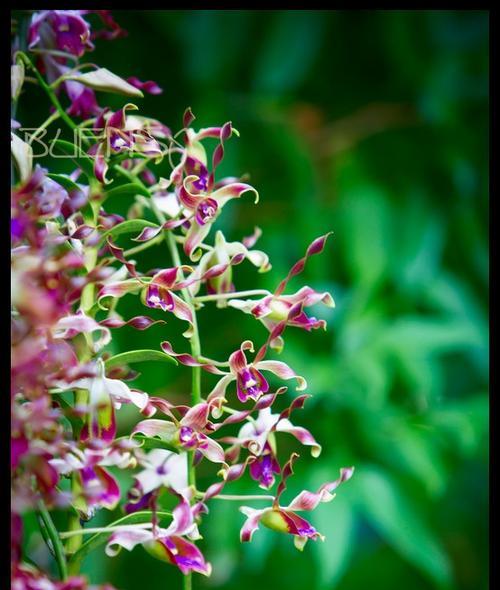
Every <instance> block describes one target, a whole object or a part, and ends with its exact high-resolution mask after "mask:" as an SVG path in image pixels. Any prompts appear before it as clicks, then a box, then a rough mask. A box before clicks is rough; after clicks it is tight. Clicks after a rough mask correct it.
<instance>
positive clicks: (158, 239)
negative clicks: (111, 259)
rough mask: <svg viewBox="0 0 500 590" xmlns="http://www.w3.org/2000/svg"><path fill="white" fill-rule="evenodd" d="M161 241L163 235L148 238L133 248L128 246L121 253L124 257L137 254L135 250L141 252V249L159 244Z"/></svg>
mask: <svg viewBox="0 0 500 590" xmlns="http://www.w3.org/2000/svg"><path fill="white" fill-rule="evenodd" d="M162 241H163V236H161V235H160V236H158V237H156V238H153V239H152V240H149V241H148V242H144V243H143V244H139V245H138V246H135V247H134V248H130V249H129V250H125V252H124V253H123V255H124V256H125V257H127V256H133V255H134V254H137V252H142V251H143V250H146V249H147V248H150V247H151V246H156V245H157V244H159V243H160V242H162Z"/></svg>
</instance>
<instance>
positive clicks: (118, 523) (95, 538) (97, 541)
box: [63, 510, 172, 569]
mask: <svg viewBox="0 0 500 590" xmlns="http://www.w3.org/2000/svg"><path fill="white" fill-rule="evenodd" d="M152 516H153V513H152V512H151V511H150V510H141V511H140V512H133V513H132V514H127V515H126V516H123V517H122V518H119V519H118V520H115V521H114V522H112V523H111V524H110V525H109V527H105V528H103V530H102V532H99V533H95V534H94V535H92V537H90V539H88V540H87V541H86V542H85V543H83V545H82V546H81V547H80V549H79V550H78V551H77V552H76V553H74V554H73V555H72V556H71V557H70V558H69V561H68V565H69V567H70V569H71V568H72V567H73V563H74V562H77V563H78V564H80V563H81V561H82V560H83V558H84V557H85V556H86V555H88V554H89V553H90V552H91V551H93V550H94V549H97V547H99V546H100V545H102V544H103V543H105V542H106V540H107V538H108V537H107V533H110V532H112V529H116V527H120V528H121V527H122V526H124V525H127V526H135V525H137V524H138V525H140V524H143V523H144V519H146V518H149V519H150V521H151V518H152ZM156 516H157V517H158V518H159V519H160V520H162V519H164V518H167V517H170V516H172V513H171V512H157V513H156ZM86 530H89V529H86ZM63 534H64V533H63Z"/></svg>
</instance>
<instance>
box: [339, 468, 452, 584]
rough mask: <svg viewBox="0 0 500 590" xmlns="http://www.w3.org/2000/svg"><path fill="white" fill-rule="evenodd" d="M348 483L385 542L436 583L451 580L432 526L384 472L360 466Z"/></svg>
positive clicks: (445, 557)
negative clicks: (353, 488)
mask: <svg viewBox="0 0 500 590" xmlns="http://www.w3.org/2000/svg"><path fill="white" fill-rule="evenodd" d="M353 484H354V485H353ZM351 485H352V487H354V486H355V491H354V490H353V491H352V492H351V493H352V494H353V497H354V498H355V499H356V502H357V505H358V506H359V509H360V511H361V512H362V513H363V514H364V516H365V517H366V518H367V519H368V521H369V522H370V523H371V524H372V526H373V527H374V529H375V530H376V531H377V532H378V533H379V534H380V536H381V537H382V538H383V539H384V540H385V541H386V542H387V543H389V544H390V545H392V546H393V547H394V549H395V550H396V551H398V552H399V553H400V554H401V555H403V556H404V557H405V558H406V559H407V560H408V561H410V562H411V563H413V565H414V566H415V567H417V568H418V569H420V570H422V571H423V572H425V573H426V574H428V575H429V576H430V577H431V578H432V579H433V580H435V581H436V582H437V583H438V584H440V585H442V584H448V583H449V582H450V581H451V568H450V563H449V560H448V557H447V555H446V553H445V551H444V549H443V548H442V547H441V545H440V543H439V540H438V539H437V538H436V536H435V534H434V532H433V531H432V528H431V527H430V525H428V524H427V523H426V521H425V517H424V515H423V514H422V513H420V512H419V510H418V508H417V507H416V506H415V505H413V504H412V502H411V501H410V500H409V499H408V498H406V497H405V494H404V492H403V491H402V490H399V489H398V487H397V485H396V483H395V482H394V480H393V479H392V478H391V477H390V476H389V475H388V474H387V473H384V472H382V471H381V470H380V469H378V468H375V467H370V466H367V465H363V466H361V465H360V466H357V467H356V474H355V476H354V477H353V479H352V481H351Z"/></svg>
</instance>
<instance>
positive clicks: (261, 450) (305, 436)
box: [220, 395, 321, 489]
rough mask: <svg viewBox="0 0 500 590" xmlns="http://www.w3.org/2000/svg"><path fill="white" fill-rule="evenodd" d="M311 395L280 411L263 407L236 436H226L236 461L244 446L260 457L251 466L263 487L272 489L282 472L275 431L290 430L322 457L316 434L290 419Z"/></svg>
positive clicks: (229, 453) (300, 398) (298, 398)
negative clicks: (291, 414)
mask: <svg viewBox="0 0 500 590" xmlns="http://www.w3.org/2000/svg"><path fill="white" fill-rule="evenodd" d="M308 397H309V396H307V395H302V396H299V397H297V398H296V399H295V400H294V401H293V402H292V404H291V405H290V406H289V407H288V408H286V410H284V411H283V412H281V413H280V414H272V413H271V408H270V407H269V406H268V407H266V408H264V409H261V410H259V413H258V416H257V419H256V420H251V421H250V420H249V421H247V422H246V423H245V424H244V425H243V426H242V427H241V429H240V431H239V433H238V436H236V437H224V438H222V439H220V440H221V442H228V443H232V445H233V446H232V447H231V448H230V449H228V451H227V452H226V456H230V457H231V458H232V459H233V460H237V457H238V455H239V449H240V448H242V447H243V448H247V449H248V451H249V452H250V453H252V454H253V455H255V456H256V457H257V460H256V461H254V462H252V464H251V465H250V475H251V477H252V478H253V479H254V480H256V481H258V482H259V486H260V487H261V488H263V489H269V488H271V487H272V486H273V485H274V475H273V474H274V473H280V472H281V470H280V466H279V462H278V459H277V451H276V440H275V436H274V433H275V432H288V433H289V434H291V435H292V436H294V437H295V438H296V439H297V440H298V441H299V442H300V443H302V444H303V445H305V446H309V447H311V455H312V456H313V457H318V456H319V454H320V453H321V445H319V444H318V443H317V442H316V440H315V438H314V437H313V435H312V434H311V433H310V432H309V431H308V430H307V429H306V428H303V427H301V426H294V425H293V424H292V422H290V420H289V419H288V416H289V415H290V413H291V411H292V410H293V409H295V408H300V407H303V405H304V402H305V400H306V399H307V398H308Z"/></svg>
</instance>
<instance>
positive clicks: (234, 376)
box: [161, 340, 307, 415]
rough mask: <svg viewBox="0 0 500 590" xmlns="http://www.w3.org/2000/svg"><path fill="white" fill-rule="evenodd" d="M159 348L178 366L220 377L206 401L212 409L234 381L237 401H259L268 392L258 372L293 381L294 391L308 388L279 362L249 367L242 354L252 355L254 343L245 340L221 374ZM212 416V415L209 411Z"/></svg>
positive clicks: (167, 347) (164, 346)
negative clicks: (180, 364)
mask: <svg viewBox="0 0 500 590" xmlns="http://www.w3.org/2000/svg"><path fill="white" fill-rule="evenodd" d="M161 348H162V350H163V352H165V353H166V354H168V355H170V356H173V357H175V358H176V359H177V360H178V361H179V362H181V363H182V364H184V365H187V366H189V367H201V368H202V369H204V370H205V371H207V372H209V373H213V374H214V375H222V379H221V380H220V381H219V382H218V383H217V385H216V386H215V387H214V388H213V390H212V391H211V392H210V394H209V395H208V397H207V402H208V403H209V404H211V405H212V407H214V406H220V405H221V404H222V403H223V402H224V401H225V398H224V394H225V392H226V389H227V387H228V385H229V384H230V383H231V382H233V381H236V394H237V396H238V399H239V400H240V401H241V402H243V403H245V402H246V401H247V400H248V399H249V398H250V399H253V400H257V399H259V397H261V396H262V395H263V394H265V393H267V391H269V384H268V382H267V381H266V379H265V377H264V376H263V375H262V372H261V371H270V372H271V373H273V374H274V375H276V376H278V377H280V378H281V379H287V380H288V379H296V381H297V387H296V389H297V391H302V390H304V389H305V388H306V387H307V382H306V380H305V379H304V378H303V377H301V376H300V375H297V374H296V373H295V371H294V370H293V369H292V368H291V367H289V366H288V365H287V364H286V363H283V362H281V361H263V360H259V361H258V362H255V361H254V362H253V363H250V364H249V363H248V362H247V359H246V356H245V350H250V351H251V352H253V351H254V347H253V343H252V342H251V341H250V340H245V341H244V342H243V343H242V344H241V346H240V348H239V349H238V350H237V351H235V352H233V353H232V354H231V355H230V357H229V368H230V371H229V372H225V371H222V370H221V369H219V368H218V367H216V366H215V365H212V364H210V363H200V362H199V361H197V360H196V359H195V358H194V357H193V356H191V355H189V354H182V353H181V354H179V353H176V352H174V350H173V348H172V345H171V344H170V342H162V343H161ZM212 415H214V411H213V410H212Z"/></svg>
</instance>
